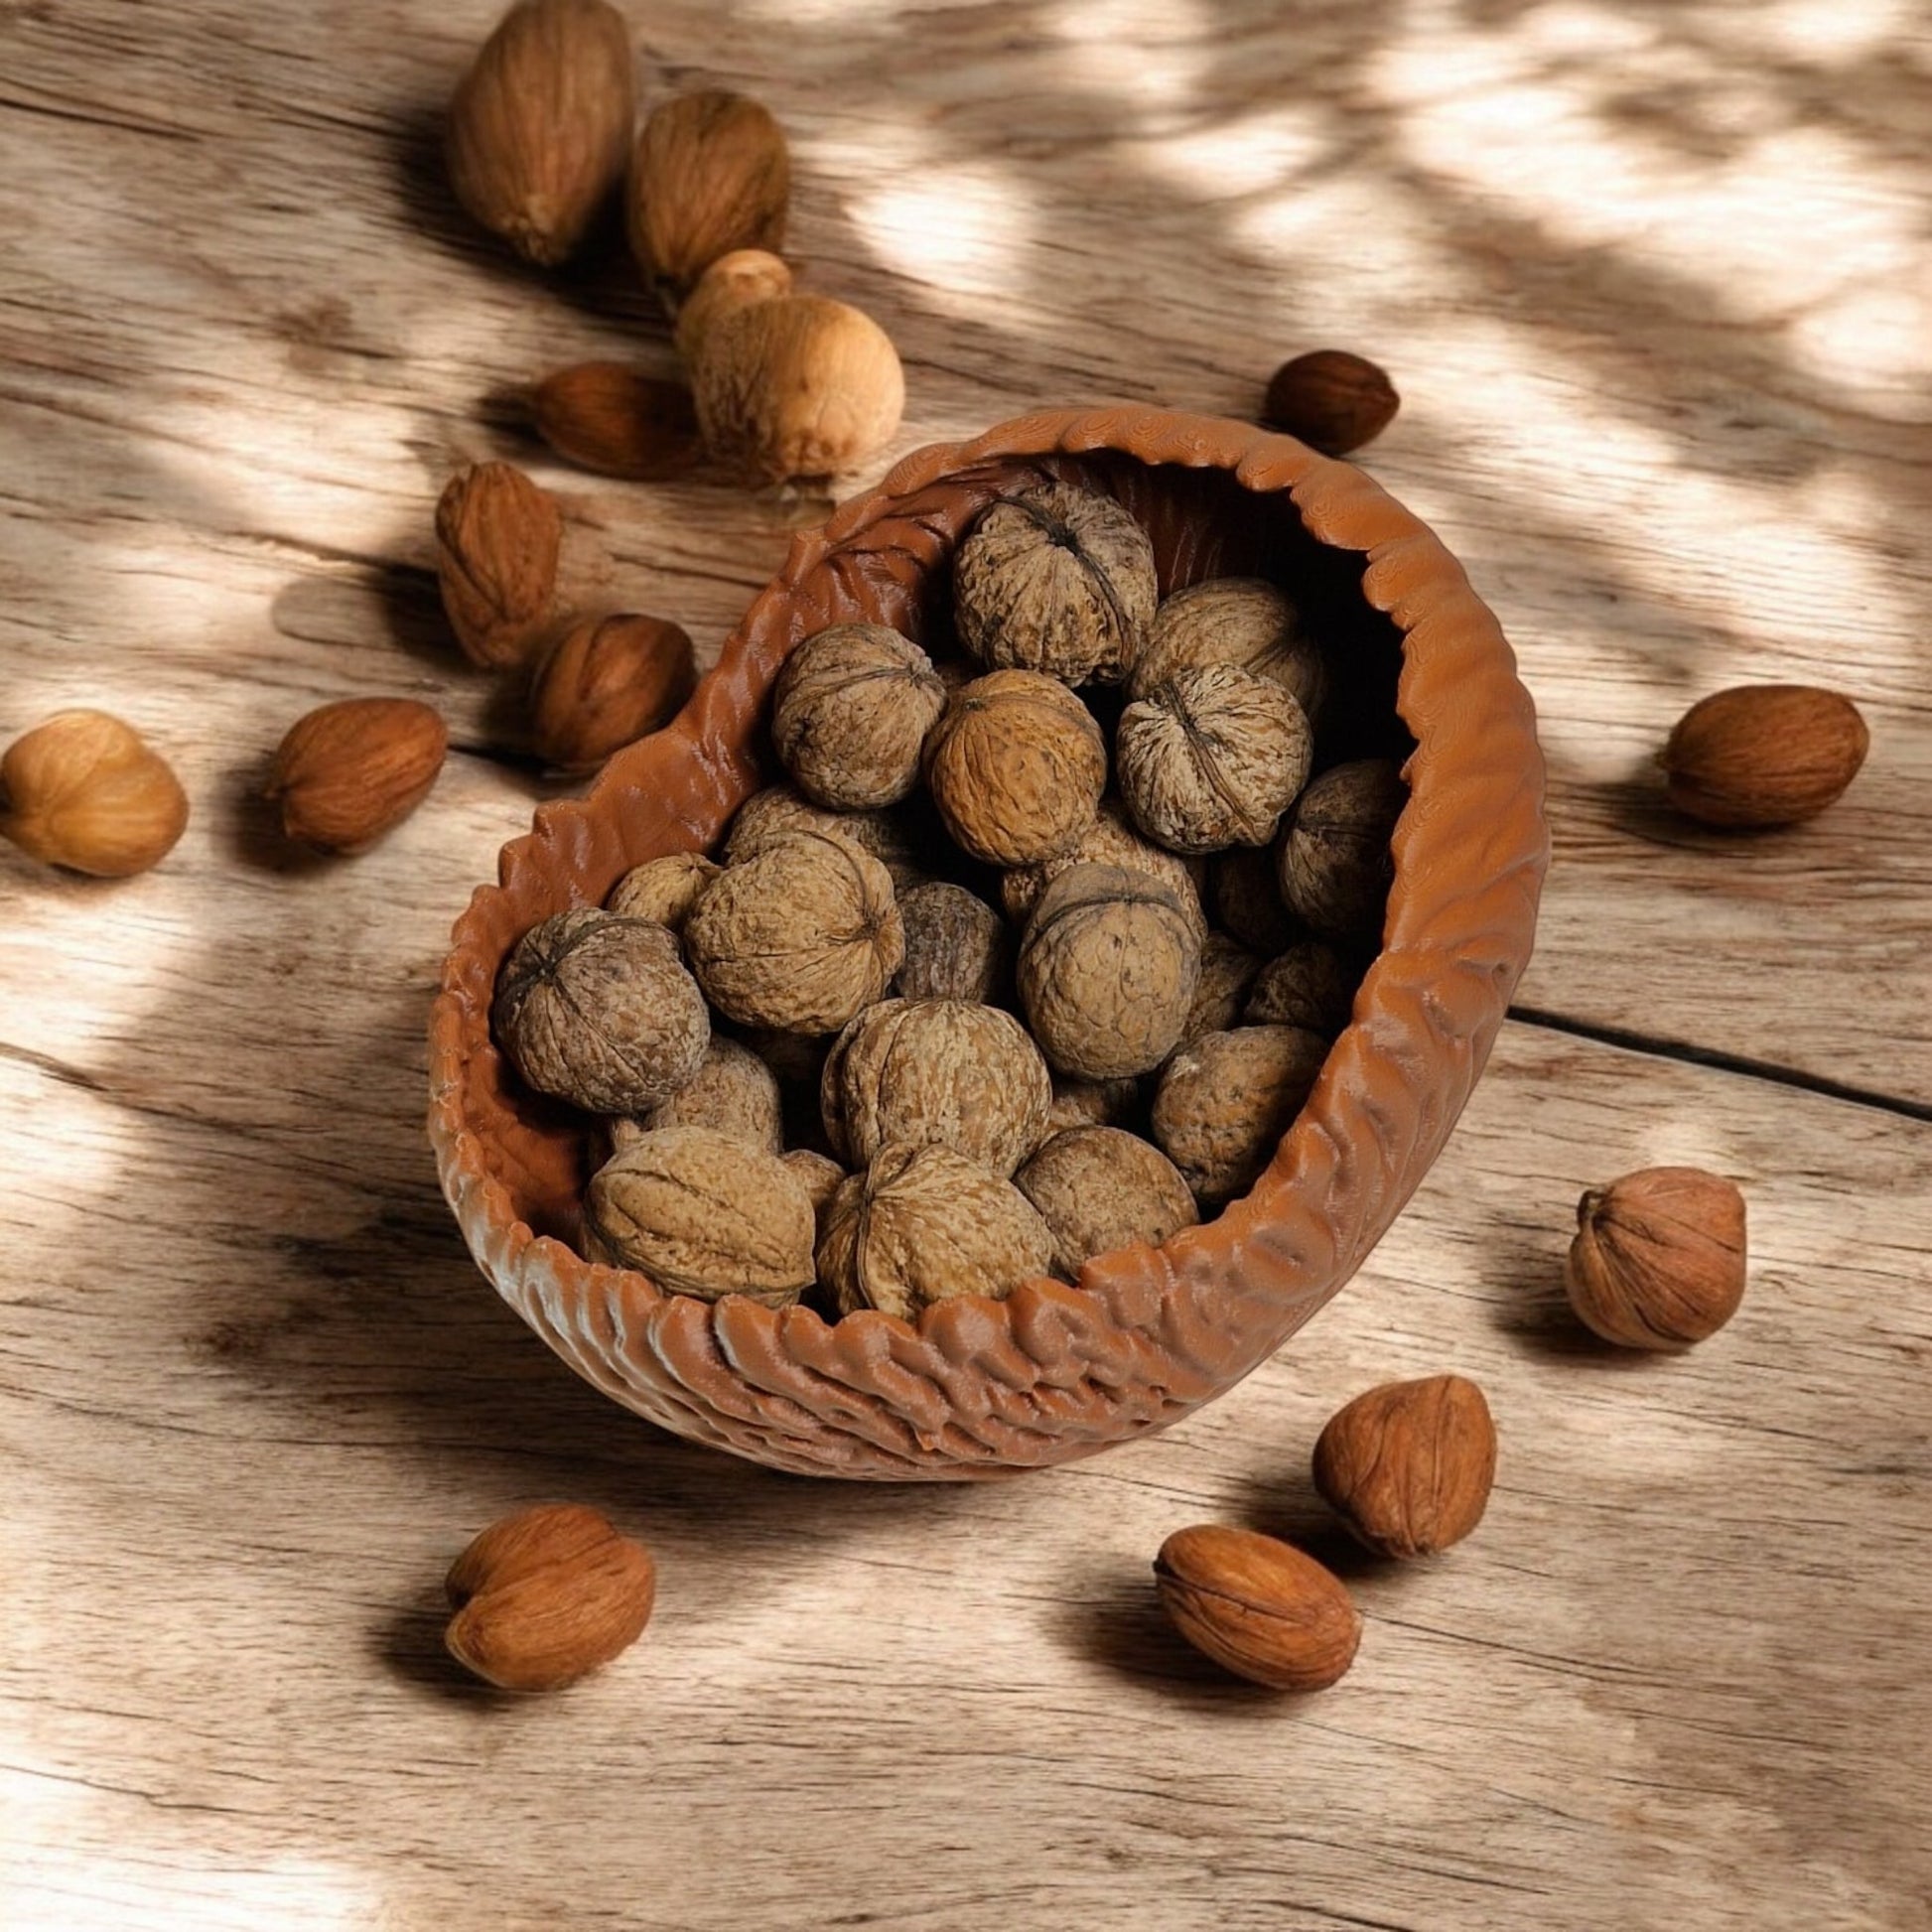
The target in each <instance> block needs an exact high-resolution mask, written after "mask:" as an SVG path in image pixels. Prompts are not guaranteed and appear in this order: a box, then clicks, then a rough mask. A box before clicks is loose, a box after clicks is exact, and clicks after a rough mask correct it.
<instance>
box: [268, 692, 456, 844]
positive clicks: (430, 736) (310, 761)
mask: <svg viewBox="0 0 1932 1932" xmlns="http://www.w3.org/2000/svg"><path fill="white" fill-rule="evenodd" d="M449 749H450V734H449V732H448V731H447V730H446V729H445V728H444V724H443V720H442V719H441V718H440V717H438V716H437V714H436V713H435V712H434V711H432V710H431V709H430V707H429V706H428V705H426V704H417V703H416V702H415V701H414V700H413V699H411V698H345V699H343V700H341V701H340V702H339V703H336V704H326V705H323V706H321V707H320V708H319V709H317V710H315V711H312V712H310V713H309V714H308V715H307V716H306V717H303V718H298V719H297V720H296V721H295V723H294V724H293V725H291V726H290V727H289V729H288V733H287V736H286V737H284V738H283V740H282V743H281V745H280V747H279V749H278V750H277V751H276V754H275V762H274V767H273V771H272V773H271V775H270V778H269V783H268V796H269V797H270V798H272V799H275V800H276V801H278V802H279V804H280V805H281V809H282V830H283V831H284V832H286V833H287V834H288V836H289V837H290V838H292V839H295V840H298V841H299V842H300V843H302V844H303V845H312V846H315V847H317V848H318V849H319V850H321V851H324V852H360V851H362V850H363V849H364V848H365V847H367V846H370V845H373V844H374V843H375V841H376V840H377V839H379V838H380V837H381V836H382V834H383V833H384V832H387V831H389V830H391V829H392V828H393V827H394V826H397V825H399V824H401V823H402V821H403V820H404V819H405V818H407V817H408V816H409V814H410V813H411V812H413V811H414V810H415V809H416V807H417V806H418V805H420V804H421V803H422V802H423V800H424V799H425V798H427V797H428V796H429V793H430V787H431V786H432V785H434V784H435V783H436V777H437V773H438V772H440V771H441V770H442V769H443V759H444V758H445V756H446V755H447V754H448V752H449Z"/></svg>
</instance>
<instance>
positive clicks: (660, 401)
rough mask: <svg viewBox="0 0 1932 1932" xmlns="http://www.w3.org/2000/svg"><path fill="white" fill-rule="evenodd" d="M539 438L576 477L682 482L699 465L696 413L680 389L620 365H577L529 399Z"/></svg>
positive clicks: (560, 371) (549, 377)
mask: <svg viewBox="0 0 1932 1932" xmlns="http://www.w3.org/2000/svg"><path fill="white" fill-rule="evenodd" d="M530 408H531V413H532V414H533V415H534V416H535V418H536V426H537V434H538V435H539V436H541V437H542V438H543V440H544V441H545V442H546V443H548V444H549V445H550V447H551V448H552V449H553V450H555V451H556V453H557V454H558V455H559V456H560V457H562V458H563V459H564V461H565V462H566V463H574V464H576V465H577V467H578V468H579V469H580V470H594V471H596V472H597V474H598V475H599V476H601V477H624V478H627V479H628V480H629V481H631V482H633V483H659V482H661V481H663V479H665V478H666V477H681V476H683V475H684V473H685V472H686V471H687V470H693V469H695V468H696V467H697V466H698V464H699V463H701V462H702V461H703V460H704V441H703V439H702V438H701V437H700V436H699V435H698V412H697V407H696V405H695V404H694V403H693V402H692V400H691V391H690V390H689V389H688V388H686V387H685V385H684V384H683V383H682V382H672V381H668V380H666V378H664V377H663V376H657V375H645V374H643V373H642V371H640V370H637V369H633V368H629V367H627V366H626V365H625V364H624V363H622V362H575V363H573V364H572V365H571V366H570V367H569V368H566V369H558V370H557V371H556V372H555V373H554V374H551V375H547V376H545V377H544V379H543V380H542V381H541V382H539V383H538V384H537V386H536V389H535V390H534V392H533V393H532V395H531V398H530Z"/></svg>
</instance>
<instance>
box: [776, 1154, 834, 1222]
mask: <svg viewBox="0 0 1932 1932" xmlns="http://www.w3.org/2000/svg"><path fill="white" fill-rule="evenodd" d="M784 1163H785V1166H786V1167H787V1168H789V1169H790V1170H791V1172H792V1173H793V1174H795V1175H796V1176H797V1178H798V1180H799V1181H800V1182H801V1183H802V1185H803V1186H804V1189H805V1192H806V1193H808V1194H809V1195H810V1196H811V1200H812V1212H813V1214H814V1215H816V1216H817V1217H818V1221H819V1225H820V1226H821V1227H823V1225H824V1220H825V1210H826V1209H827V1208H828V1207H830V1206H831V1204H832V1196H833V1195H834V1194H836V1193H837V1192H838V1191H839V1182H840V1181H842V1180H843V1179H844V1178H845V1170H844V1169H843V1168H842V1167H840V1166H839V1164H838V1163H837V1162H836V1161H834V1160H833V1159H832V1157H831V1156H830V1155H829V1154H820V1153H819V1152H818V1150H817V1149H816V1148H809V1147H795V1148H793V1149H792V1150H791V1152H790V1153H789V1154H787V1155H786V1156H785V1157H784Z"/></svg>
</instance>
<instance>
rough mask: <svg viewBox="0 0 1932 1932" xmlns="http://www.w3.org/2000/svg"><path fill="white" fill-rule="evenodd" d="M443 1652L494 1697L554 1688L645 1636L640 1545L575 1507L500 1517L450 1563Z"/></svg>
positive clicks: (648, 1577) (652, 1583)
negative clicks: (448, 1614) (480, 1680)
mask: <svg viewBox="0 0 1932 1932" xmlns="http://www.w3.org/2000/svg"><path fill="white" fill-rule="evenodd" d="M444 1588H445V1589H446V1591H447V1592H448V1594H449V1599H450V1607H451V1608H452V1609H453V1610H454V1611H455V1612H456V1614H455V1615H454V1616H452V1617H451V1619H450V1624H449V1628H448V1629H447V1630H446V1631H445V1632H444V1639H443V1640H444V1643H445V1644H446V1645H447V1646H448V1648H449V1652H450V1655H451V1656H452V1657H454V1658H455V1659H456V1660H457V1662H458V1663H460V1664H461V1665H462V1666H463V1667H464V1669H465V1670H468V1671H474V1672H475V1673H476V1675H477V1676H479V1677H481V1678H483V1680H484V1681H485V1682H486V1683H489V1684H493V1685H495V1686H496V1688H497V1689H498V1690H499V1691H559V1690H562V1689H563V1687H564V1686H565V1685H566V1684H574V1683H576V1681H577V1680H578V1679H579V1678H580V1677H584V1676H587V1675H588V1674H589V1673H590V1672H592V1671H594V1670H596V1669H598V1668H599V1667H600V1666H601V1665H604V1664H608V1663H609V1662H610V1661H611V1660H612V1659H613V1658H614V1657H616V1656H617V1655H618V1654H619V1653H620V1652H621V1651H624V1650H627V1649H628V1648H629V1647H630V1646H631V1645H632V1644H633V1643H635V1642H636V1641H637V1639H638V1638H639V1637H640V1636H641V1635H642V1634H643V1630H644V1625H645V1624H646V1623H648V1622H649V1621H650V1612H651V1605H652V1603H653V1601H654V1600H655V1597H656V1593H657V1574H656V1567H655V1566H654V1565H653V1564H652V1562H651V1556H650V1552H649V1551H648V1550H646V1549H645V1548H644V1546H643V1545H642V1544H641V1543H633V1542H632V1541H631V1540H630V1539H629V1538H628V1537H624V1536H620V1535H619V1534H618V1533H617V1531H616V1530H615V1529H613V1528H612V1527H611V1524H610V1522H609V1520H608V1519H607V1518H605V1517H604V1516H602V1515H600V1514H599V1513H598V1512H597V1511H596V1510H594V1509H587V1508H586V1507H585V1506H584V1505H583V1504H582V1503H539V1504H538V1505H537V1506H536V1507H535V1508H533V1509H520V1510H518V1511H516V1513H515V1514H514V1515H510V1516H504V1517H501V1518H499V1519H498V1520H497V1521H496V1522H494V1523H492V1524H490V1526H489V1527H488V1528H487V1529H486V1530H484V1531H483V1533H482V1534H481V1535H480V1536H478V1537H476V1538H475V1539H474V1540H473V1541H472V1542H471V1544H470V1546H469V1548H468V1549H466V1550H465V1551H464V1553H463V1554H462V1556H460V1557H458V1558H457V1560H456V1562H455V1563H454V1564H452V1565H451V1567H450V1574H449V1577H448V1578H447V1579H446V1581H445V1584H444Z"/></svg>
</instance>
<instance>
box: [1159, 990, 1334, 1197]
mask: <svg viewBox="0 0 1932 1932" xmlns="http://www.w3.org/2000/svg"><path fill="white" fill-rule="evenodd" d="M1327 1057H1328V1042H1327V1041H1326V1040H1325V1039H1323V1038H1321V1037H1320V1035H1317V1034H1308V1033H1304V1032H1303V1031H1302V1030H1301V1029H1300V1028H1299V1027H1235V1028H1232V1029H1231V1030H1230V1031H1228V1032H1227V1033H1223V1034H1203V1035H1201V1036H1200V1037H1199V1038H1198V1039H1193V1040H1189V1041H1188V1042H1187V1044H1186V1045H1185V1046H1183V1047H1182V1048H1181V1049H1180V1051H1179V1052H1177V1053H1176V1054H1175V1055H1174V1056H1173V1059H1172V1060H1171V1061H1169V1063H1168V1067H1167V1070H1166V1071H1165V1072H1164V1073H1163V1074H1162V1075H1161V1085H1160V1088H1159V1090H1158V1091H1157V1092H1156V1094H1155V1096H1154V1138H1155V1140H1156V1141H1158V1142H1159V1143H1160V1144H1161V1146H1162V1148H1163V1149H1164V1150H1165V1151H1166V1153H1167V1156H1168V1158H1169V1159H1170V1160H1171V1161H1172V1162H1173V1164H1174V1166H1175V1167H1177V1168H1178V1169H1179V1170H1180V1173H1181V1177H1182V1178H1183V1179H1184V1180H1185V1181H1186V1182H1187V1185H1188V1186H1189V1188H1191V1189H1192V1190H1193V1194H1194V1198H1195V1199H1196V1200H1198V1201H1199V1202H1200V1203H1201V1204H1202V1205H1203V1206H1207V1205H1210V1204H1212V1205H1216V1206H1218V1205H1219V1204H1220V1203H1221V1202H1223V1201H1228V1200H1232V1199H1233V1198H1234V1196H1235V1195H1236V1194H1242V1193H1245V1192H1246V1191H1247V1190H1248V1189H1249V1188H1250V1187H1252V1186H1253V1185H1254V1183H1255V1182H1256V1180H1257V1179H1259V1178H1260V1176H1261V1173H1262V1171H1263V1170H1264V1169H1265V1168H1266V1167H1267V1166H1268V1163H1269V1162H1270V1161H1271V1160H1273V1159H1274V1155H1275V1149H1276V1148H1277V1147H1278V1146H1279V1145H1280V1143H1281V1139H1282V1136H1283V1135H1284V1134H1286V1133H1287V1132H1288V1130H1289V1128H1290V1127H1292V1126H1293V1125H1294V1123H1295V1117H1296V1115H1297V1114H1299V1113H1300V1112H1301V1111H1302V1106H1303V1103H1304V1102H1305V1101H1306V1100H1307V1099H1308V1097H1309V1094H1310V1091H1311V1089H1312V1088H1313V1086H1314V1082H1315V1076H1316V1075H1317V1074H1318V1073H1319V1072H1320V1071H1321V1063H1322V1061H1323V1060H1325V1059H1326V1058H1327Z"/></svg>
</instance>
